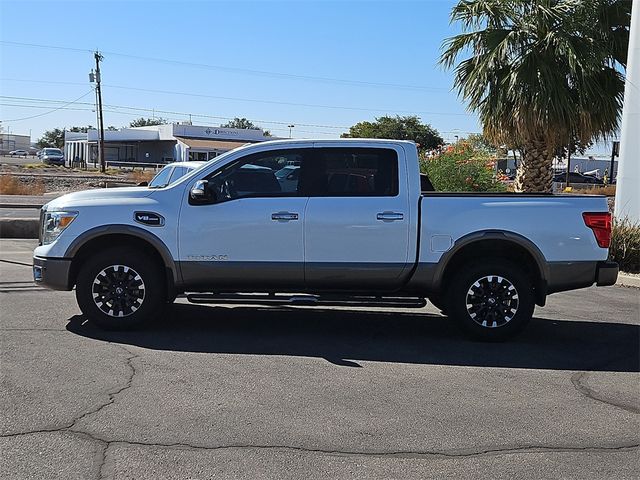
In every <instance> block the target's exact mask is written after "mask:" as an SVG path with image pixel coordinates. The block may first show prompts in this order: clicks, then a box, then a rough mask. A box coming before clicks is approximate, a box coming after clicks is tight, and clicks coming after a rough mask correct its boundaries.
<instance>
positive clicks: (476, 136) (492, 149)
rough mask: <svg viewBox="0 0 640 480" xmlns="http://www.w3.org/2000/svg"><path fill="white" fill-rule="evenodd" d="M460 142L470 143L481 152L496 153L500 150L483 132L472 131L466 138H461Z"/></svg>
mask: <svg viewBox="0 0 640 480" xmlns="http://www.w3.org/2000/svg"><path fill="white" fill-rule="evenodd" d="M460 143H466V144H468V145H470V146H471V148H472V149H474V150H476V151H479V152H485V153H496V151H497V150H498V149H497V148H496V146H495V145H493V144H492V143H491V142H490V141H489V140H487V139H486V138H485V136H484V135H482V134H481V133H470V134H469V135H468V136H467V137H466V138H461V139H460Z"/></svg>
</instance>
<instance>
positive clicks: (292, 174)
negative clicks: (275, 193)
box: [275, 165, 300, 192]
mask: <svg viewBox="0 0 640 480" xmlns="http://www.w3.org/2000/svg"><path fill="white" fill-rule="evenodd" d="M275 175H276V178H277V179H278V182H279V183H280V188H281V189H282V191H283V192H295V191H296V188H298V180H299V177H300V167H299V166H297V165H287V166H286V167H284V168H281V169H280V170H278V171H277V172H276V174H275Z"/></svg>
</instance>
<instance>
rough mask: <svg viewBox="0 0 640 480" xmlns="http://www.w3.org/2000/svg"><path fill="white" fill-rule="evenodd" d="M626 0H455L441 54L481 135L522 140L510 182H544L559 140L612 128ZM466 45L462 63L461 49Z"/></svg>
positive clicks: (544, 186)
mask: <svg viewBox="0 0 640 480" xmlns="http://www.w3.org/2000/svg"><path fill="white" fill-rule="evenodd" d="M630 12H631V2H630V1H628V0H580V1H579V0H461V1H460V2H459V3H458V4H457V5H455V6H454V7H453V10H452V12H451V19H452V22H459V23H460V24H461V26H462V30H463V32H462V33H461V34H459V35H456V36H454V37H451V38H449V39H447V40H445V43H444V45H443V48H444V51H443V54H442V57H441V59H440V62H441V64H442V65H444V66H445V67H446V68H454V65H455V80H454V86H455V87H456V89H457V90H458V93H459V95H460V96H461V97H462V98H463V99H464V100H465V101H466V102H467V104H468V106H469V108H470V109H471V110H473V111H476V112H478V114H479V116H480V119H481V121H482V124H483V133H484V135H485V137H486V138H487V139H489V140H490V141H491V142H494V143H496V144H497V145H502V144H506V145H518V146H519V148H520V150H521V152H522V157H521V161H520V162H519V165H518V172H517V176H516V182H515V188H516V191H524V192H546V191H550V190H551V186H552V161H553V156H554V153H555V152H556V151H557V149H558V148H559V147H561V146H562V145H566V144H569V143H570V142H571V141H572V140H571V139H574V138H575V139H577V140H579V141H580V142H581V143H583V144H587V143H588V142H590V141H592V140H594V139H599V138H607V137H608V136H610V135H611V134H612V133H613V132H615V131H616V130H617V128H618V125H619V121H620V114H621V110H622V100H623V92H624V77H623V75H622V73H621V70H622V68H626V54H625V53H624V52H625V51H626V42H628V28H629V22H630ZM462 55H465V56H466V55H470V56H468V58H465V59H463V60H462V61H460V62H459V63H457V65H456V62H457V61H458V59H459V57H460V56H462Z"/></svg>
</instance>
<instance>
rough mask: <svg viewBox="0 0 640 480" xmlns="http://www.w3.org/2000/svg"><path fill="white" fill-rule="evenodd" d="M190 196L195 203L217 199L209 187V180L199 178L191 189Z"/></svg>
mask: <svg viewBox="0 0 640 480" xmlns="http://www.w3.org/2000/svg"><path fill="white" fill-rule="evenodd" d="M189 198H190V199H191V201H192V202H193V203H211V202H213V201H215V198H214V195H212V194H211V190H210V189H209V181H208V180H198V181H197V182H196V183H194V184H193V187H191V190H190V191H189Z"/></svg>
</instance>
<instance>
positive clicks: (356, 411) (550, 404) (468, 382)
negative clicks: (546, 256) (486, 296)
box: [0, 240, 640, 479]
mask: <svg viewBox="0 0 640 480" xmlns="http://www.w3.org/2000/svg"><path fill="white" fill-rule="evenodd" d="M33 246H34V241H32V240H0V278H1V280H0V319H1V322H0V339H1V340H0V365H1V374H2V388H1V389H0V412H1V413H2V415H0V477H1V478H3V479H26V478H29V479H40V478H42V479H54V478H55V479H57V478H60V479H90V478H96V479H97V478H103V479H111V478H115V479H158V478H163V479H171V478H176V479H178V478H180V479H184V478H191V479H209V478H248V479H262V478H277V479H289V478H290V479H299V478H310V479H318V478H327V479H338V478H345V479H347V478H349V479H352V478H367V479H391V478H411V479H413V478H416V479H425V478H438V479H440V478H474V479H482V478H487V479H500V478H504V479H512V478H576V479H591V478H594V479H602V478H616V479H626V478H629V479H631V478H634V479H635V478H637V473H638V471H640V460H639V459H640V455H639V450H640V446H639V445H640V434H639V432H640V416H639V414H640V375H639V372H640V364H639V363H640V345H639V343H640V318H639V316H640V300H639V295H638V293H639V291H638V290H637V289H633V288H625V287H606V288H595V287H594V288H589V289H585V290H580V291H575V292H569V293H563V294H557V295H553V296H551V297H550V298H549V301H548V305H547V306H546V307H544V308H537V310H536V313H535V319H534V320H533V321H532V323H531V324H530V326H529V328H528V329H527V330H526V331H525V332H524V334H523V335H522V336H520V337H518V338H517V339H515V340H513V341H511V342H508V343H502V344H483V343H477V342H472V341H470V340H467V339H466V338H464V337H462V336H461V335H460V333H459V332H458V331H457V329H456V328H455V326H454V325H452V323H451V322H450V321H449V320H448V319H447V318H446V317H443V316H441V315H440V314H438V312H437V310H435V309H433V308H432V307H426V308H423V309H420V310H415V311H409V310H394V309H375V310H368V309H340V308H334V309H321V310H316V309H312V308H305V307H295V308H293V307H291V308H255V307H245V306H238V307H224V306H216V307H213V306H196V305H190V304H188V303H186V302H185V300H182V299H179V300H178V301H177V303H176V304H175V305H174V306H172V307H168V308H167V309H166V311H165V312H164V313H163V314H162V315H161V316H160V317H159V318H158V319H157V321H156V322H154V324H152V325H151V326H148V327H146V328H145V329H143V330H140V331H134V332H106V331H101V330H98V329H96V328H94V327H93V326H91V325H90V324H89V323H87V322H86V321H85V319H84V318H83V317H82V316H81V314H80V311H79V309H78V307H77V305H76V302H75V297H74V293H73V292H53V291H48V290H44V289H42V288H40V287H37V286H35V285H34V284H33V283H32V282H31V267H30V262H31V258H30V255H31V249H32V248H33Z"/></svg>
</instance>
